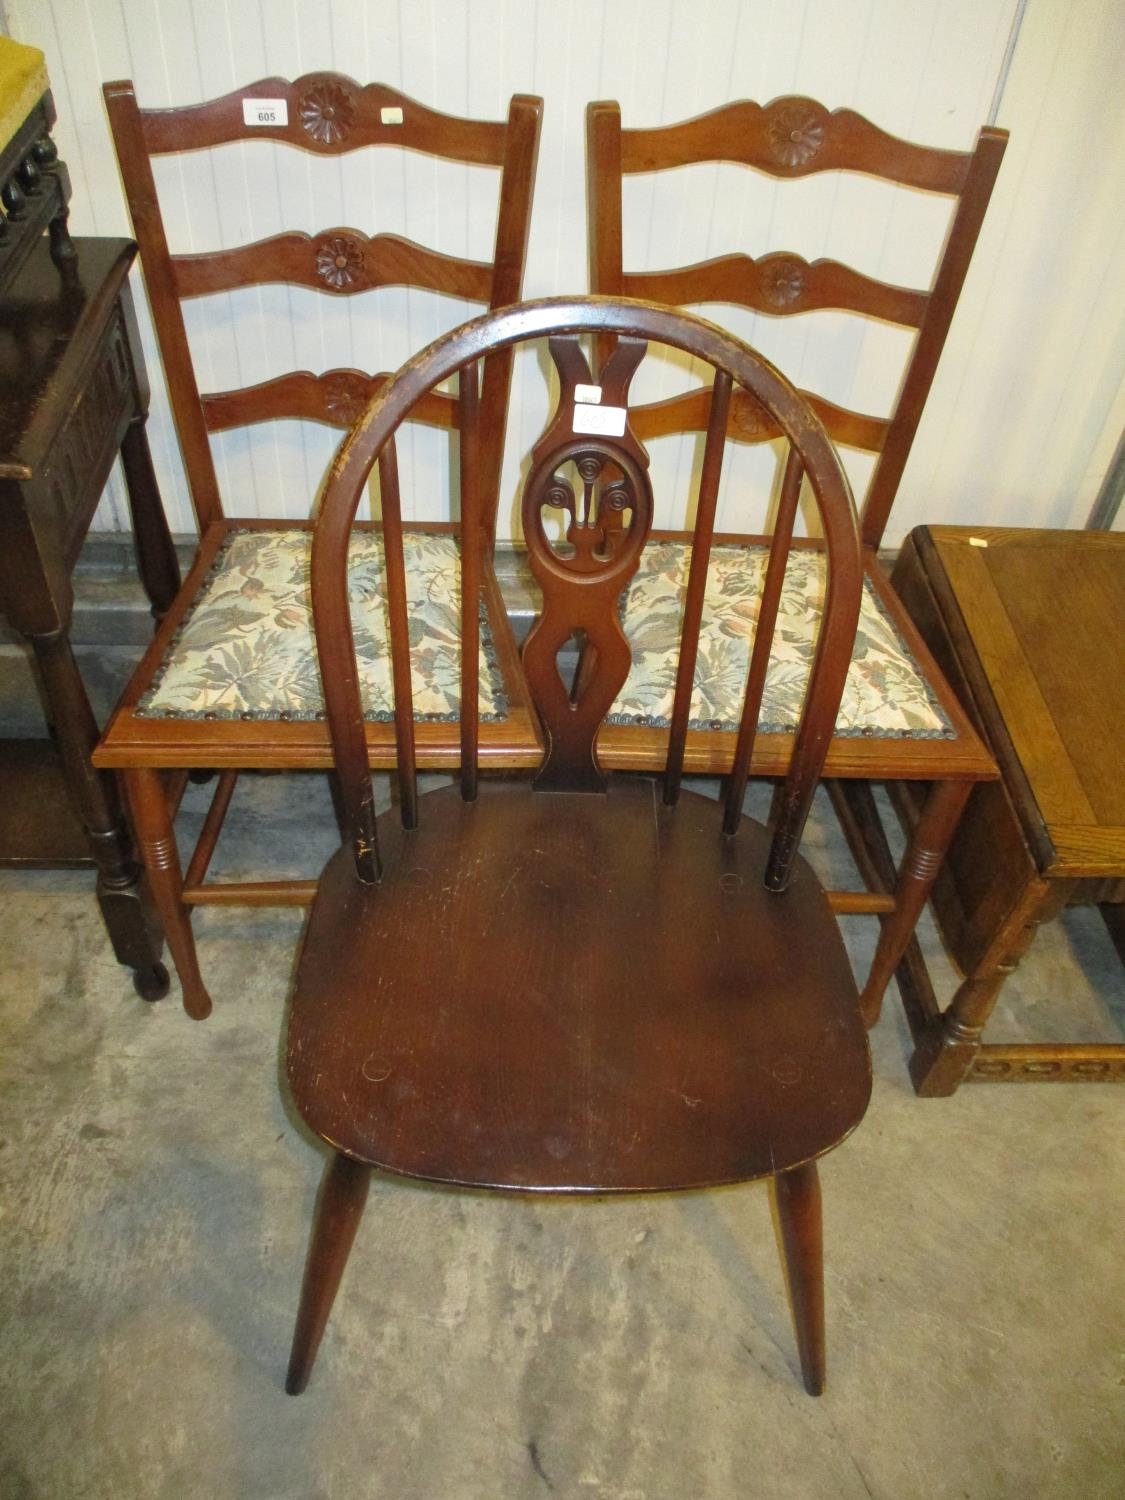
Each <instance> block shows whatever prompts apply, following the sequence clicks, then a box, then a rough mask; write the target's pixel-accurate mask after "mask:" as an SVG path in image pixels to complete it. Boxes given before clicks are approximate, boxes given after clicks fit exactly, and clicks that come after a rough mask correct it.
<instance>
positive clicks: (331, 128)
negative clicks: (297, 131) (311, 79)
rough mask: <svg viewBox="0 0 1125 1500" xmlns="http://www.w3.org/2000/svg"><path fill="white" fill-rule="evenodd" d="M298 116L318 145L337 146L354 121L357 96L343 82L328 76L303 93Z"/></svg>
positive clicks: (303, 126)
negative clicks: (354, 96)
mask: <svg viewBox="0 0 1125 1500" xmlns="http://www.w3.org/2000/svg"><path fill="white" fill-rule="evenodd" d="M297 116H298V118H299V119H300V121H301V126H302V128H303V129H304V130H305V132H306V133H307V134H308V135H309V136H311V137H312V139H313V140H314V141H316V142H317V143H318V144H319V145H321V146H335V145H336V144H337V143H338V142H339V141H342V140H343V139H344V137H345V136H346V135H347V133H348V131H349V130H350V129H351V128H352V125H353V124H354V123H355V100H354V99H353V98H352V96H351V93H350V92H349V91H348V90H347V89H346V88H344V86H343V84H341V83H337V82H335V81H334V80H332V79H326V80H325V81H324V82H322V83H316V84H314V85H313V86H312V88H310V89H309V90H308V92H307V93H305V94H303V95H302V96H301V98H300V100H299V101H298V104H297Z"/></svg>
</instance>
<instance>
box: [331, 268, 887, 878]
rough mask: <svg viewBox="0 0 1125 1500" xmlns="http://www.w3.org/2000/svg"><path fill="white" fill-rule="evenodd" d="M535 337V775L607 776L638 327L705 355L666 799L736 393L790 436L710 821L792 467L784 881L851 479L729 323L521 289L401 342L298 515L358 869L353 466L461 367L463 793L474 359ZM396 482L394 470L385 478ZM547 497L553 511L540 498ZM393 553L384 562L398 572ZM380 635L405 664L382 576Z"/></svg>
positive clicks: (363, 779) (472, 731) (644, 341)
mask: <svg viewBox="0 0 1125 1500" xmlns="http://www.w3.org/2000/svg"><path fill="white" fill-rule="evenodd" d="M583 334H586V335H589V334H594V335H597V336H602V337H608V338H611V339H612V340H613V345H614V352H613V355H612V356H611V358H610V359H609V361H608V362H607V363H606V365H605V367H604V368H603V370H602V374H601V384H602V401H601V403H600V404H598V405H597V407H596V408H595V409H596V411H597V413H598V416H597V418H594V419H592V418H591V417H590V415H589V414H590V411H591V408H590V407H589V406H588V405H584V404H583V403H582V401H581V400H580V398H579V392H578V387H579V386H581V385H588V384H589V383H590V379H591V377H590V370H589V366H588V365H587V363H586V359H585V356H584V355H583V353H582V350H581V347H580V344H579V337H580V336H581V335H583ZM533 339H546V340H547V341H548V347H549V349H550V352H551V355H552V358H553V359H554V361H555V366H556V369H557V371H558V374H559V379H560V395H559V399H558V404H557V406H556V409H555V413H554V416H553V418H552V420H551V422H550V424H549V425H548V428H547V430H546V432H545V433H544V435H543V437H542V438H541V439H540V440H539V442H538V443H537V445H536V447H535V449H534V451H533V454H532V459H531V467H530V472H529V474H528V476H527V479H526V482H525V486H524V492H523V502H522V504H523V523H524V534H525V537H526V539H527V546H528V554H529V560H530V564H531V568H532V571H533V572H534V574H535V576H536V578H537V580H538V581H539V583H540V586H541V588H542V590H543V607H542V611H541V613H540V616H539V618H538V620H537V621H536V623H535V625H534V626H533V628H532V632H531V634H530V635H529V637H528V639H527V641H526V643H525V646H524V666H525V670H526V674H527V679H528V685H529V690H530V693H531V696H532V698H533V700H534V702H535V705H536V707H537V709H538V710H539V713H540V715H541V717H542V720H543V724H544V729H545V733H546V738H547V742H548V749H547V753H546V756H545V758H544V761H543V764H542V766H541V768H540V770H539V773H538V776H537V778H536V786H537V787H538V788H540V789H542V790H543V791H545V792H550V791H556V790H566V791H588V792H591V793H597V792H600V791H603V790H604V789H605V787H606V784H607V778H606V776H605V775H604V774H603V772H602V770H601V768H600V766H599V765H598V759H597V749H596V741H597V734H598V729H599V727H600V724H601V721H602V719H603V718H604V716H605V713H606V711H607V709H608V707H609V705H610V704H611V703H612V701H613V699H614V698H615V696H616V694H617V693H618V692H619V691H620V688H621V685H622V683H623V682H624V680H625V677H626V674H627V672H628V670H629V659H630V652H629V647H628V644H627V642H626V640H625V637H624V634H623V632H622V629H621V624H620V619H619V605H620V598H621V594H622V592H623V590H624V589H625V588H626V586H627V585H628V583H629V581H630V579H631V578H632V577H633V575H634V573H635V571H636V567H637V563H638V561H639V558H640V554H641V551H642V549H643V547H644V544H645V542H646V540H647V538H648V535H649V531H650V528H651V525H652V511H653V503H652V491H651V486H650V483H649V479H648V473H647V468H648V458H647V455H646V453H645V451H644V448H643V447H642V446H641V443H640V441H639V439H638V437H637V435H636V433H635V431H633V429H632V426H631V423H630V414H629V408H628V393H629V383H630V381H631V379H632V377H633V374H634V372H635V370H636V369H637V367H638V365H639V364H640V362H641V360H642V359H643V357H644V355H645V352H646V348H647V346H648V344H649V343H660V344H665V345H668V346H670V347H672V348H675V349H678V350H681V351H683V352H685V353H688V354H690V355H693V356H695V357H696V358H699V359H701V360H705V361H707V362H708V363H709V364H711V365H712V367H713V369H714V370H715V378H714V385H713V395H712V411H711V415H710V420H709V424H708V428H707V440H706V458H705V462H704V469H703V476H702V480H701V492H700V495H699V500H698V505H697V513H698V516H699V520H698V521H697V527H696V532H695V536H694V539H693V540H694V550H693V558H692V577H691V580H690V582H689V590H688V595H689V598H688V605H687V609H686V612H685V613H686V619H687V625H686V628H685V638H684V642H683V644H682V646H681V656H680V663H679V666H680V670H679V674H678V679H677V687H676V694H675V705H674V709H673V716H672V719H673V731H672V734H671V736H670V741H669V752H668V759H667V765H666V771H665V792H664V795H665V800H666V801H667V802H669V803H674V802H675V801H676V798H677V795H678V791H679V782H680V775H681V771H682V763H683V738H684V726H685V725H686V721H687V712H688V701H689V698H690V694H691V684H692V678H693V676H694V652H695V648H696V644H697V642H698V634H699V613H700V600H701V594H702V584H701V579H702V578H703V577H704V576H705V574H706V569H707V561H708V557H709V554H710V547H711V535H712V531H713V522H714V509H715V491H716V487H717V484H718V478H719V472H720V469H721V455H722V448H723V445H724V443H725V441H726V424H727V418H728V414H729V405H730V401H731V399H732V392H733V393H734V394H735V395H745V397H746V399H747V400H748V401H751V402H754V403H759V404H760V405H761V406H762V408H763V409H764V411H765V412H766V413H767V414H768V416H769V419H770V420H771V421H772V422H774V423H775V424H776V426H777V429H778V430H779V431H780V432H781V433H782V435H783V436H784V437H785V439H786V440H787V441H788V444H789V447H790V453H789V458H788V461H787V464H786V470H785V478H784V481H783V486H782V491H783V493H782V502H781V506H780V517H779V524H778V528H777V531H776V533H775V536H774V540H773V544H772V546H771V549H770V556H769V562H768V565H767V569H766V576H765V581H764V588H763V594H762V605H761V610H760V616H759V624H758V635H757V639H756V642H755V648H754V652H753V654H752V658H751V663H750V668H749V682H748V687H747V693H746V698H745V707H744V712H743V719H742V733H741V735H740V737H739V755H738V759H737V761H736V768H735V774H734V776H733V777H732V779H731V783H730V785H729V787H728V791H727V804H726V809H725V818H724V827H725V829H726V831H727V832H728V833H734V832H735V831H736V830H737V827H738V821H739V814H740V810H741V803H742V794H743V791H744V790H745V785H746V772H747V769H748V767H749V763H750V754H751V749H752V742H753V734H754V729H755V726H756V724H757V720H758V713H759V709H760V704H761V692H762V684H763V681H764V677H765V664H766V662H767V660H768V657H769V650H770V645H771V640H772V635H773V627H774V623H775V620H776V615H777V603H778V599H779V597H780V593H781V585H782V580H783V576H784V572H785V566H786V562H787V559H788V554H789V548H790V543H791V540H792V530H793V517H794V514H795V510H796V503H797V495H798V491H799V489H800V486H801V482H802V479H803V478H804V477H807V478H808V480H809V484H810V488H811V490H812V494H813V497H814V500H815V502H816V505H817V507H818V510H819V512H820V517H821V522H822V525H823V529H824V538H825V549H826V553H827V560H828V564H827V566H828V577H827V588H826V593H825V602H824V610H823V615H822V622H821V629H820V633H819V637H818V640H817V647H816V652H815V657H814V661H813V666H812V671H811V673H810V677H809V686H808V692H807V694H806V698H805V704H804V708H803V711H802V715H801V720H800V723H799V725H798V728H797V733H796V739H795V745H794V751H793V757H792V761H791V765H790V770H789V774H788V777H787V779H786V782H785V786H784V789H783V793H782V796H781V799H780V802H779V815H778V817H777V821H776V826H775V830H774V837H773V844H772V852H771V856H770V859H769V862H768V864H767V870H766V884H767V885H768V886H769V887H770V888H771V889H777V890H780V889H784V887H785V884H786V882H787V880H788V877H789V873H790V870H791V867H792V862H793V858H794V855H795V852H796V849H797V847H798V844H799V841H800V836H801V831H802V829H803V826H804V821H805V817H806V815H807V812H808V807H809V804H810V802H811V799H812V795H813V791H814V789H815V786H816V782H817V779H818V777H819V774H820V771H821V768H822V766H823V763H824V757H825V754H826V752H827V748H828V744H829V741H830V739H831V736H832V729H833V725H834V723H835V720H836V714H837V711H838V708H839V703H840V697H841V694H842V692H843V687H844V680H845V676H846V673H847V669H848V663H849V661H850V659H851V650H852V644H853V641H854V638H855V630H856V623H857V620H858V617H859V601H860V592H861V587H862V560H861V549H860V539H859V529H858V520H857V517H856V513H855V507H854V504H853V502H852V498H851V493H850V490H849V488H848V483H847V479H846V478H845V476H844V472H843V469H842V468H841V466H840V462H839V459H838V457H837V455H836V452H835V450H834V448H833V447H832V444H831V442H830V441H829V439H828V437H827V434H826V433H825V431H824V428H823V426H822V425H821V423H820V422H819V421H818V419H817V418H816V416H815V414H814V413H813V412H812V411H811V409H810V408H809V406H808V404H807V402H805V401H804V399H803V398H802V397H801V396H800V394H799V393H798V392H797V391H795V390H794V388H793V387H792V386H791V385H790V384H789V383H788V381H786V380H785V379H784V377H782V376H781V375H780V374H779V373H778V372H777V371H776V370H775V369H774V367H773V366H772V365H770V364H769V363H768V362H767V361H766V360H765V359H763V358H762V357H761V356H760V355H758V354H756V353H754V352H753V351H751V350H750V349H748V348H747V347H746V345H744V344H742V343H740V342H739V341H738V340H737V339H735V338H733V337H731V336H730V335H729V334H726V333H724V332H723V331H722V330H721V329H718V328H716V327H715V326H714V325H713V324H710V323H707V322H705V321H703V320H702V319H700V318H696V317H692V316H690V315H687V314H684V313H681V312H675V311H672V310H670V309H667V308H663V307H656V306H652V305H650V304H646V303H640V302H627V301H620V300H613V299H609V298H602V297H588V298H576V299H566V298H557V299H547V300H544V301H540V302H529V303H524V304H522V305H520V306H517V307H512V308H508V309H504V310H502V311H500V312H498V313H492V314H489V315H487V316H485V317H483V318H478V319H476V320H474V321H473V322H471V323H467V324H465V325H464V326H463V327H461V328H459V329H456V330H455V331H454V332H453V333H451V334H448V335H446V336H445V337H444V338H442V339H439V340H437V341H436V342H435V343H433V344H431V345H430V346H429V348H428V349H425V350H423V351H422V352H421V353H420V354H418V355H417V356H415V358H413V359H412V360H410V361H409V362H408V363H407V364H406V365H404V366H403V368H402V369H401V370H400V371H399V372H398V374H397V375H395V376H394V377H393V379H392V380H391V381H390V382H389V383H388V384H387V385H385V386H384V387H383V388H382V390H381V391H380V392H379V393H378V395H377V396H376V398H375V399H374V401H373V402H372V404H371V405H370V406H369V407H368V410H367V412H366V413H365V415H364V416H363V417H362V418H361V419H360V421H359V423H358V424H357V426H356V427H355V428H354V429H353V431H352V433H351V434H350V436H349V437H348V439H347V441H346V442H345V443H344V445H343V447H342V448H341V450H340V452H339V453H338V454H337V456H336V458H335V459H334V461H333V463H332V466H331V468H330V470H329V475H328V480H327V482H326V485H325V489H324V493H323V500H322V504H321V509H320V513H319V516H318V518H317V521H316V526H315V529H314V534H313V549H312V602H313V620H314V625H315V629H316V638H317V650H318V652H319V656H320V664H321V675H322V678H323V681H324V686H325V700H326V707H327V713H328V725H329V730H330V733H331V737H332V745H333V753H334V758H335V762H336V767H337V772H338V775H339V781H340V786H341V791H342V797H343V804H344V810H345V821H346V826H347V828H348V832H349V837H350V839H351V841H352V845H353V849H354V853H355V859H356V871H357V874H358V876H359V878H360V879H361V880H364V881H367V882H371V881H375V880H377V879H378V878H379V863H378V848H377V838H376V830H375V817H374V802H373V795H372V789H371V777H370V772H369V769H368V765H367V754H366V746H365V741H364V732H363V714H362V708H361V702H360V688H359V676H358V670H357V667H356V658H355V646H354V642H353V639H352V632H351V628H350V615H349V605H348V598H347V588H346V565H347V548H348V538H349V535H350V532H351V527H352V525H353V522H354V520H355V515H356V511H357V509H358V506H359V503H360V498H361V496H362V494H363V491H364V487H365V485H366V483H367V479H368V477H369V475H370V473H371V470H372V468H373V467H374V465H375V464H376V463H379V464H380V465H382V466H384V472H385V469H386V465H387V462H388V458H387V456H388V454H393V444H394V437H395V433H396V431H397V430H398V428H399V426H400V425H401V424H402V423H403V422H404V421H406V420H408V419H409V418H410V416H411V414H412V412H413V411H414V409H415V408H416V406H417V404H418V403H419V402H420V401H424V400H425V399H426V394H427V392H429V391H430V390H432V389H433V387H434V386H436V385H440V384H441V383H442V382H444V381H445V380H447V379H448V378H449V377H450V376H452V375H453V374H454V373H458V374H459V380H460V382H461V384H460V395H459V398H458V399H459V402H460V408H461V423H460V429H461V430H460V437H461V444H462V454H461V473H462V476H463V478H462V484H463V488H462V507H463V514H464V516H465V518H466V519H465V537H466V543H465V546H464V548H463V573H462V597H461V630H462V652H461V662H462V683H461V703H462V714H461V722H462V736H463V739H462V755H463V761H462V788H461V789H462V796H463V797H464V798H465V799H466V800H468V801H472V800H473V799H474V798H475V796H476V760H475V736H476V716H477V695H476V677H475V674H476V655H477V653H476V649H475V647H476V634H475V630H476V619H477V612H478V609H479V591H480V571H479V561H478V559H477V557H476V556H474V554H475V553H476V551H477V549H476V548H474V547H472V546H470V545H469V542H468V538H470V537H472V536H473V535H474V534H475V535H477V536H478V537H479V535H480V533H479V531H474V522H473V518H474V517H476V516H477V514H478V513H479V506H480V500H479V493H478V492H477V486H476V485H475V483H474V482H473V479H472V475H473V474H474V472H475V469H476V465H475V464H474V462H473V451H474V445H475V444H476V441H477V438H478V433H477V425H478V424H477V422H476V420H475V419H474V406H475V403H476V395H475V389H476V380H477V375H476V369H477V365H478V363H479V362H480V361H486V360H487V359H488V358H489V356H490V355H491V354H492V353H494V352H495V351H496V350H498V349H511V348H512V347H513V346H514V345H516V344H517V343H522V342H525V341H528V340H533ZM392 488H393V487H392ZM395 510H396V507H395V506H394V504H393V503H392V523H391V525H390V526H389V527H387V528H386V530H385V541H386V547H387V553H388V578H390V577H391V576H392V568H391V563H390V551H391V549H392V547H395V548H400V547H401V527H400V526H398V525H397V524H395V522H394V520H393V514H394V512H395ZM548 513H549V514H548ZM552 517H553V518H555V519H557V518H559V517H561V518H562V520H563V523H564V526H563V535H562V538H561V540H558V541H553V540H552V539H551V528H550V526H549V525H548V521H549V520H550V519H551V518H552ZM400 566H401V564H399V563H396V564H395V571H396V572H397V570H398V568H399V567H400ZM389 595H390V598H389V620H390V631H391V639H392V652H393V654H394V656H395V660H396V662H397V661H398V660H399V658H401V659H402V661H403V662H404V663H405V661H406V652H407V637H408V620H407V614H406V607H405V597H404V594H403V592H402V591H401V589H398V588H394V589H390V590H389ZM576 630H581V631H582V632H584V634H585V637H586V640H587V642H588V644H589V646H590V648H591V653H590V654H591V659H592V665H591V667H590V670H589V671H588V672H587V673H586V674H584V680H583V682H582V684H581V686H580V687H579V689H578V693H577V696H576V697H573V696H572V695H571V694H570V693H569V692H568V691H567V688H566V685H565V684H564V682H563V680H562V678H561V676H560V673H559V670H558V666H557V658H558V651H559V649H560V647H562V646H563V645H565V643H566V642H568V641H569V640H570V638H571V636H572V635H573V634H574V632H575V631H576ZM395 682H396V700H395V712H396V721H397V720H400V719H406V720H409V719H410V717H411V714H412V708H411V704H410V698H409V692H408V691H406V692H404V693H403V694H402V695H401V696H400V695H399V692H398V683H399V674H398V672H397V671H396V676H395ZM398 764H399V768H400V774H402V775H403V776H404V778H405V782H406V790H404V794H403V797H402V805H401V812H402V819H403V823H404V825H405V826H407V827H412V826H414V823H415V822H416V820H417V818H418V816H419V809H418V799H417V797H416V794H415V792H414V790H413V788H414V777H415V771H414V763H413V748H412V742H411V740H410V736H409V732H408V731H407V732H406V733H403V734H401V736H400V739H399V761H398Z"/></svg>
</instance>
